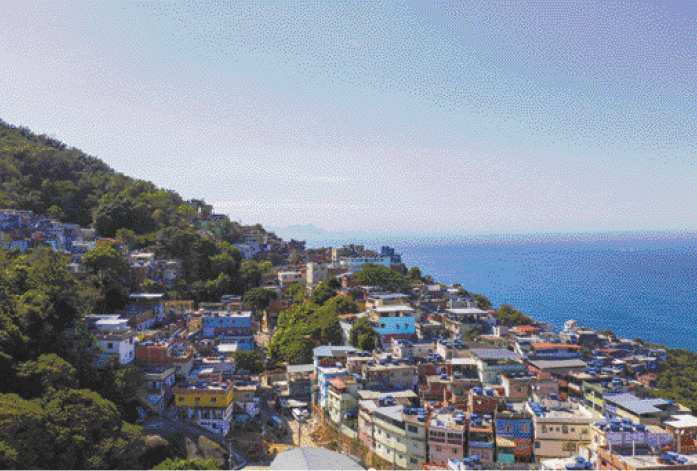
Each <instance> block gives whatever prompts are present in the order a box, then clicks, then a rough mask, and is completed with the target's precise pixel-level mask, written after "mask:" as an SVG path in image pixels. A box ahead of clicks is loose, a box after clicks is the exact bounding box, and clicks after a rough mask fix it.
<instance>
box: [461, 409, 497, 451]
mask: <svg viewBox="0 0 697 471" xmlns="http://www.w3.org/2000/svg"><path fill="white" fill-rule="evenodd" d="M467 423H468V427H467V456H468V457H469V458H473V457H475V456H478V457H479V459H480V460H481V461H482V462H483V463H493V462H494V460H495V459H496V453H495V445H496V441H495V439H494V422H493V419H492V416H491V415H490V414H484V415H482V414H470V416H469V421H468V422H467Z"/></svg>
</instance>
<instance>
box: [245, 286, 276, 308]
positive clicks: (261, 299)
mask: <svg viewBox="0 0 697 471" xmlns="http://www.w3.org/2000/svg"><path fill="white" fill-rule="evenodd" d="M276 298H278V294H276V292H275V291H274V290H271V289H266V288H252V289H250V290H249V291H247V292H246V293H245V294H244V296H243V297H242V300H243V301H244V302H245V303H246V304H248V305H249V306H252V307H253V308H254V309H255V310H257V311H264V310H265V309H267V308H268V307H269V306H270V305H271V302H272V301H274V300H275V299H276Z"/></svg>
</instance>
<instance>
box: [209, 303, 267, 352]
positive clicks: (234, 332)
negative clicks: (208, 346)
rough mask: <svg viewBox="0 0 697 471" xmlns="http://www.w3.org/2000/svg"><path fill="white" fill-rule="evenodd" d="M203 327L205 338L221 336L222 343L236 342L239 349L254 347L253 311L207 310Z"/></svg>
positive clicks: (249, 349) (251, 348) (248, 349)
mask: <svg viewBox="0 0 697 471" xmlns="http://www.w3.org/2000/svg"><path fill="white" fill-rule="evenodd" d="M201 327H202V329H203V337H204V338H208V339H213V338H219V339H221V342H222V343H226V344H236V345H237V348H238V349H239V350H247V351H251V350H253V349H254V337H253V335H254V332H253V330H252V312H251V311H236V312H224V311H216V312H212V311H205V312H204V315H203V317H202V318H201Z"/></svg>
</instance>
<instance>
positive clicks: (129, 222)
mask: <svg viewBox="0 0 697 471" xmlns="http://www.w3.org/2000/svg"><path fill="white" fill-rule="evenodd" d="M94 227H95V229H96V230H97V233H98V234H99V235H101V236H103V237H114V236H115V235H116V231H118V230H119V229H121V228H125V229H131V230H132V231H134V232H135V233H136V234H145V233H146V232H152V231H153V230H155V228H156V227H157V226H156V223H155V221H154V220H153V217H152V212H150V211H148V209H147V208H146V207H144V206H140V205H138V206H137V205H135V204H134V203H133V202H132V201H131V200H128V199H124V198H121V199H118V200H109V199H107V200H106V201H104V202H103V203H101V204H100V205H99V207H98V208H97V209H96V210H95V212H94Z"/></svg>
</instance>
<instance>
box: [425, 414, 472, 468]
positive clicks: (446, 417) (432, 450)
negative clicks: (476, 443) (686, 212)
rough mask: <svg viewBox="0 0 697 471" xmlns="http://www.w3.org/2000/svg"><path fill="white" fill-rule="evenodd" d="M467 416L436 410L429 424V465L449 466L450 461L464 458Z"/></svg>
mask: <svg viewBox="0 0 697 471" xmlns="http://www.w3.org/2000/svg"><path fill="white" fill-rule="evenodd" d="M465 423H466V421H465V415H464V413H463V412H442V409H436V410H435V411H434V412H433V414H431V420H430V421H429V423H428V450H429V451H428V452H429V455H428V463H430V464H433V465H438V466H448V460H461V459H462V458H463V456H464V446H463V444H464V439H465Z"/></svg>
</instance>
